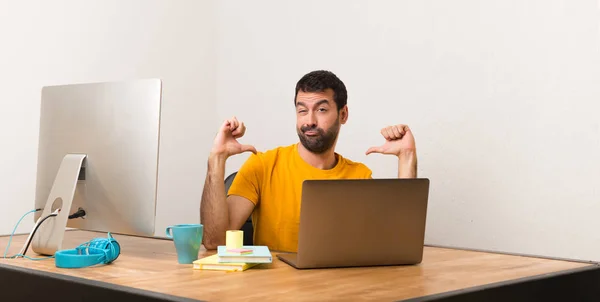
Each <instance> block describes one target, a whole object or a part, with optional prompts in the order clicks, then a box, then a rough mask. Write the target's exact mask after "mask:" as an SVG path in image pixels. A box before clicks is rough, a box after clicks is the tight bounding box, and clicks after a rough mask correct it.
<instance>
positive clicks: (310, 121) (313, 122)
mask: <svg viewBox="0 0 600 302" xmlns="http://www.w3.org/2000/svg"><path fill="white" fill-rule="evenodd" d="M306 126H309V127H315V126H317V119H316V117H315V115H314V114H313V113H312V112H311V113H309V114H308V115H307V116H306Z"/></svg>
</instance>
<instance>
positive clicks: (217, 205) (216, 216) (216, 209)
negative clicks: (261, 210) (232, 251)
mask: <svg viewBox="0 0 600 302" xmlns="http://www.w3.org/2000/svg"><path fill="white" fill-rule="evenodd" d="M244 132H245V126H244V124H243V123H240V122H238V120H237V119H236V118H235V117H233V118H232V119H230V120H227V121H225V122H224V123H223V125H222V126H221V129H220V130H219V133H218V134H217V136H216V138H215V142H214V144H213V148H212V150H211V153H210V156H209V158H208V168H207V172H206V180H205V181H204V189H203V191H202V200H201V202H200V222H201V223H202V225H203V226H204V234H203V238H202V239H203V243H204V247H206V249H216V248H217V246H219V245H224V244H225V235H226V232H227V230H232V229H235V230H237V229H239V228H240V227H241V226H242V225H243V223H244V221H246V219H248V216H250V213H252V210H253V209H254V204H253V203H252V202H251V201H250V200H248V199H246V198H243V197H239V196H231V197H229V198H226V196H225V162H226V161H227V158H229V156H232V155H235V154H239V153H242V152H247V151H250V152H252V153H256V149H255V148H254V147H253V146H250V145H241V144H240V143H238V142H237V139H238V138H240V137H242V136H243V135H244Z"/></svg>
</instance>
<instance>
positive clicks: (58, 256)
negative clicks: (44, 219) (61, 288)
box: [54, 233, 121, 268]
mask: <svg viewBox="0 0 600 302" xmlns="http://www.w3.org/2000/svg"><path fill="white" fill-rule="evenodd" d="M119 254H121V246H120V245H119V243H118V242H117V240H115V239H114V238H113V237H112V235H111V234H110V233H108V238H95V239H92V240H90V241H88V242H85V243H83V244H80V245H79V246H78V247H76V248H74V249H70V250H61V251H57V252H56V253H54V258H55V264H56V267H61V268H82V267H88V266H94V265H97V264H109V263H111V262H113V261H115V260H116V259H117V258H118V257H119Z"/></svg>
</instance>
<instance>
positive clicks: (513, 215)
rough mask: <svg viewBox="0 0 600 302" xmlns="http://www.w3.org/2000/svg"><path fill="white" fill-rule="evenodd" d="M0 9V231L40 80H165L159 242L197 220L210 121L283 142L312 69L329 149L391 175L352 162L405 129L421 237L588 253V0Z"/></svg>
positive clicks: (598, 169) (594, 186) (598, 27)
mask: <svg viewBox="0 0 600 302" xmlns="http://www.w3.org/2000/svg"><path fill="white" fill-rule="evenodd" d="M0 3H2V4H0V5H1V6H0V34H1V36H2V37H3V43H2V44H3V47H2V48H0V66H1V68H0V80H1V82H0V83H2V84H1V87H2V98H0V99H1V102H2V103H1V105H2V108H3V110H2V111H1V112H2V119H0V135H1V138H2V142H3V146H4V148H2V149H0V156H2V158H3V160H2V168H1V169H0V184H1V185H0V196H2V198H0V206H2V210H1V211H0V233H10V231H11V230H12V227H13V226H14V223H16V221H17V219H18V218H19V217H20V216H21V215H22V214H23V213H25V212H26V211H27V210H29V209H30V208H31V207H32V205H33V197H34V188H35V165H36V154H37V153H36V152H37V133H38V126H39V125H38V119H39V112H38V111H39V91H40V89H41V87H42V86H43V85H50V84H63V83H73V82H90V81H104V80H120V79H129V78H147V77H159V78H162V79H163V80H164V85H165V86H164V103H163V124H162V126H163V128H162V139H163V140H162V145H161V150H160V152H161V158H160V161H161V162H160V167H159V168H160V172H159V194H158V208H157V210H158V212H157V226H156V230H157V235H162V232H163V230H164V227H165V226H167V225H169V224H174V223H186V222H196V221H198V219H199V212H198V209H199V203H200V197H201V192H202V185H203V182H204V174H205V172H206V156H207V154H208V150H209V149H210V145H211V143H212V139H213V136H214V133H215V132H216V130H217V127H218V126H219V125H220V123H221V122H222V120H223V119H225V118H228V117H231V116H233V115H235V116H237V117H238V118H239V119H240V120H243V121H244V122H245V123H246V125H247V127H248V131H247V134H246V136H245V137H244V138H243V139H242V140H241V141H242V142H243V143H249V144H253V145H255V146H256V147H257V149H259V150H261V151H264V150H267V149H270V148H274V147H277V146H281V145H288V144H293V143H295V142H297V136H296V133H295V115H294V107H293V96H294V85H295V83H296V81H297V80H298V79H299V78H300V77H301V76H302V75H303V74H305V73H307V72H309V71H311V70H315V69H329V70H332V71H334V72H335V73H336V74H337V75H338V76H339V77H340V78H341V79H342V80H343V81H344V82H345V84H346V86H347V87H348V93H349V100H348V102H349V111H350V118H349V121H348V123H347V124H346V125H345V126H344V127H343V128H342V131H341V136H340V141H339V144H338V149H337V151H338V152H339V153H341V154H342V155H344V156H346V157H349V158H350V159H353V160H356V161H361V162H364V163H365V164H367V165H368V166H369V167H371V168H372V170H373V172H374V176H375V177H394V176H395V174H396V169H397V165H396V160H395V159H394V158H392V157H390V156H383V155H369V156H365V154H364V153H365V151H366V150H367V149H368V148H369V147H371V146H373V145H379V144H381V143H383V138H382V137H381V135H380V134H379V130H380V129H381V128H383V127H385V126H388V125H393V124H398V123H406V124H408V125H409V126H411V128H412V129H413V132H414V134H415V136H416V141H417V148H418V152H419V176H421V177H427V178H430V180H431V194H430V200H429V201H430V203H429V212H428V224H427V236H426V242H427V243H428V244H435V245H444V246H455V247H466V248H475V249H484V250H493V251H502V252H511V253H523V254H530V255H542V256H549V257H561V258H571V259H580V260H600V236H599V235H598V234H597V232H596V230H597V229H599V228H600V222H599V220H598V219H597V213H600V202H598V185H599V184H600V152H599V151H600V124H599V122H598V120H599V119H598V117H597V116H598V113H597V112H599V109H600V105H598V103H597V101H598V99H599V97H600V85H598V83H600V64H599V63H600V62H599V60H600V59H599V58H600V57H599V50H600V47H599V46H600V45H599V43H598V42H599V38H600V22H599V21H600V15H599V12H600V8H599V5H598V2H597V1H591V0H589V1H584V0H580V1H566V0H565V1H559V0H527V1H522V0H521V1H517V0H503V1H475V0H470V1H469V0H457V1H443V0H440V1H391V0H389V1H368V2H367V1H348V0H345V1H342V0H336V1H274V0H269V1H267V0H262V1H258V0H256V1H229V0H220V1H216V0H215V1H88V2H85V5H84V4H79V2H76V1H53V2H52V3H51V4H50V3H46V2H44V1H20V2H16V3H13V2H9V1H2V2H0ZM247 156H248V154H242V155H238V156H235V157H233V158H231V159H230V160H229V161H228V164H227V173H231V172H233V171H236V170H237V169H239V167H240V165H241V164H242V163H243V161H244V160H245V159H246V158H247ZM366 202H368V201H366ZM30 227H31V221H29V220H27V221H26V223H24V224H23V226H22V227H21V228H20V231H22V232H25V231H28V229H29V228H30ZM357 240H360V238H358V239H357Z"/></svg>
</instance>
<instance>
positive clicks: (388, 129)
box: [385, 127, 396, 141]
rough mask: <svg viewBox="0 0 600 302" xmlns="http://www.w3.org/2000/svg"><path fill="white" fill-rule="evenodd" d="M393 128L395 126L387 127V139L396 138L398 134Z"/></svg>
mask: <svg viewBox="0 0 600 302" xmlns="http://www.w3.org/2000/svg"><path fill="white" fill-rule="evenodd" d="M393 128H394V127H387V128H385V131H386V132H387V134H388V137H387V138H386V139H387V140H389V141H391V140H395V139H396V134H394V130H393Z"/></svg>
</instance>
